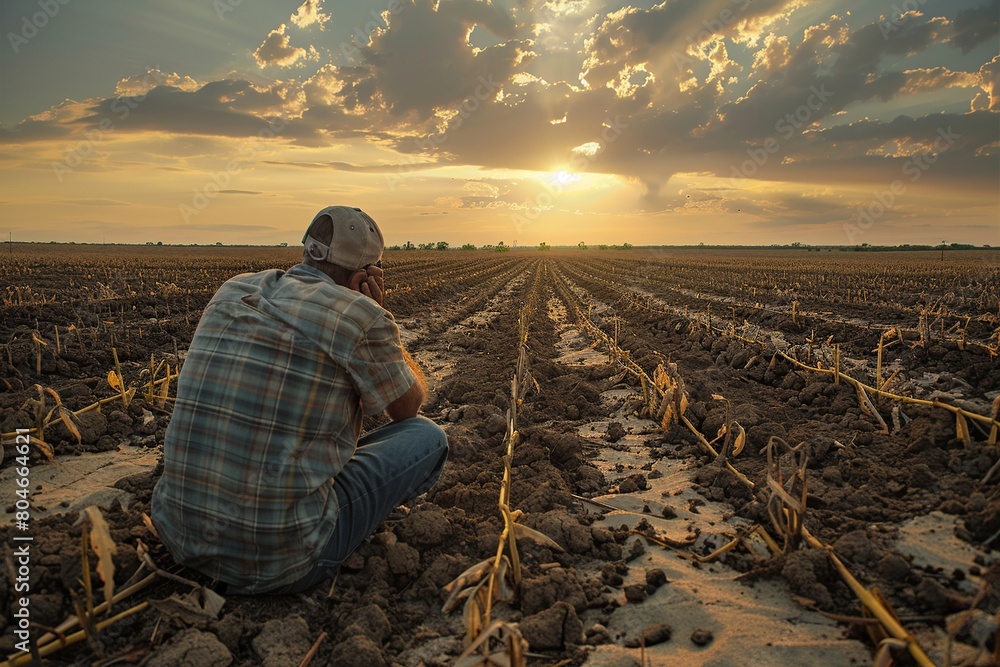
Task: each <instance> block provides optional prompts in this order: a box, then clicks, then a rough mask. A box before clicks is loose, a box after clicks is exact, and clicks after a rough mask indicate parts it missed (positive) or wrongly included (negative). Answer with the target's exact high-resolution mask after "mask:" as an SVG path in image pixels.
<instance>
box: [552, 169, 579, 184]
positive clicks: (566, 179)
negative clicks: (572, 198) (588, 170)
mask: <svg viewBox="0 0 1000 667" xmlns="http://www.w3.org/2000/svg"><path fill="white" fill-rule="evenodd" d="M548 178H549V182H550V183H552V184H553V185H561V186H563V187H565V186H567V185H572V184H573V183H576V182H577V181H579V180H580V179H581V178H582V176H581V175H580V174H574V173H573V172H571V171H565V170H560V171H554V172H552V173H550V174H549V176H548Z"/></svg>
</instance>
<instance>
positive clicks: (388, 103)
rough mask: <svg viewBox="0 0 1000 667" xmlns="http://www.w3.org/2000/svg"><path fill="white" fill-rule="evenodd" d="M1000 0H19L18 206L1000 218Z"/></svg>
mask: <svg viewBox="0 0 1000 667" xmlns="http://www.w3.org/2000/svg"><path fill="white" fill-rule="evenodd" d="M998 20H1000V0H992V1H988V0H905V1H904V0H894V1H891V2H890V1H889V0H885V1H877V2H872V1H870V0H854V1H840V0H831V1H819V2H814V1H809V2H807V1H806V0H753V1H751V0H666V2H663V3H660V4H653V3H644V2H638V3H631V4H630V3H621V2H607V1H603V0H550V1H548V2H541V1H538V0H496V1H495V2H493V3H492V4H490V3H488V2H483V1H481V0H440V1H439V2H430V1H428V0H416V1H413V0H378V1H370V0H368V1H366V0H361V1H352V2H348V1H347V0H306V2H304V3H301V2H300V1H298V0H296V1H291V2H286V1H281V0H171V1H170V2H167V1H166V0H160V1H158V2H141V3H140V2H121V1H120V0H3V1H2V4H0V26H2V32H3V36H4V37H3V43H2V44H0V219H2V221H3V223H4V224H3V225H2V227H0V231H2V232H3V236H4V240H6V237H7V235H8V232H10V233H12V234H13V238H14V240H16V241H18V240H19V241H50V240H58V241H77V242H98V243H99V242H102V241H107V242H126V243H144V242H147V241H153V242H156V241H162V242H164V243H215V242H222V243H226V244H229V243H253V244H273V243H280V242H288V243H289V244H290V245H291V244H297V243H298V242H299V240H300V238H301V235H302V230H303V229H304V227H305V226H306V225H307V224H308V222H309V220H310V219H311V217H312V215H313V214H314V213H315V212H316V211H317V210H318V209H320V208H322V207H323V206H326V205H330V204H347V205H352V206H359V207H362V208H363V209H365V210H366V211H367V212H369V213H370V214H371V215H372V216H373V217H374V218H375V219H376V220H378V221H379V223H380V224H381V226H382V228H383V230H384V232H385V235H386V241H387V243H388V244H400V243H404V242H405V241H408V240H409V241H412V242H413V243H422V242H430V241H439V240H445V241H448V242H449V243H450V244H452V245H453V246H457V245H462V244H463V243H474V244H476V245H482V244H487V243H493V244H495V243H497V242H499V241H501V240H502V241H504V242H505V243H506V244H507V245H512V244H513V243H514V242H516V243H517V244H518V245H537V244H538V243H539V242H542V241H544V242H547V243H549V244H550V245H558V244H572V245H575V244H576V243H577V242H578V241H581V240H582V241H585V242H587V243H591V244H597V243H622V242H624V241H627V242H630V243H632V244H634V245H648V244H692V243H706V244H747V245H766V244H775V243H776V244H789V243H793V242H800V243H808V244H838V245H853V244H861V243H870V244H873V245H876V244H902V243H910V244H922V243H932V244H936V243H940V242H941V241H942V240H947V241H948V242H957V243H972V244H976V245H981V244H990V245H994V246H996V245H1000V222H998V220H1000V55H998V53H1000V36H998Z"/></svg>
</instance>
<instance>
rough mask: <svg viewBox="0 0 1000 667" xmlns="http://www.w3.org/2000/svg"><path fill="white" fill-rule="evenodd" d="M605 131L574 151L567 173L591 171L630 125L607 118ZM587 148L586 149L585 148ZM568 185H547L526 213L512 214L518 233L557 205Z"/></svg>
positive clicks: (527, 205) (558, 181)
mask: <svg viewBox="0 0 1000 667" xmlns="http://www.w3.org/2000/svg"><path fill="white" fill-rule="evenodd" d="M601 125H602V126H603V128H604V129H603V130H601V134H600V136H599V137H597V138H596V139H595V140H594V141H588V142H587V143H585V144H582V145H581V146H578V147H577V148H578V149H582V150H576V149H574V151H573V158H572V159H571V160H570V163H569V166H568V169H567V171H568V172H569V173H572V174H582V173H584V172H586V171H587V170H588V169H590V165H591V164H592V163H593V162H594V160H595V159H596V158H597V156H598V155H599V154H600V153H602V152H604V149H605V148H607V147H608V146H609V145H610V144H613V143H614V142H615V141H617V140H618V138H619V137H620V136H621V135H622V133H623V132H624V131H625V130H626V129H628V123H625V122H622V120H621V118H620V117H619V116H615V118H614V120H611V119H610V118H605V119H604V122H603V123H601ZM584 147H585V148H584ZM566 185H567V184H566V183H564V182H563V180H562V179H557V180H555V181H554V182H550V183H545V184H544V188H545V190H544V191H543V192H539V193H538V194H537V195H536V196H535V198H534V200H533V201H531V202H525V203H524V204H523V205H522V206H521V209H523V210H524V213H523V214H521V213H514V214H512V216H511V217H512V219H513V221H514V228H515V229H516V230H517V232H518V233H521V232H522V231H523V230H524V228H525V227H527V226H528V225H530V224H531V223H533V222H535V220H537V219H538V216H540V215H541V214H542V211H544V210H547V209H550V208H552V207H553V206H554V205H555V202H556V200H557V199H558V198H559V197H560V196H561V195H562V193H563V192H564V191H565V189H566Z"/></svg>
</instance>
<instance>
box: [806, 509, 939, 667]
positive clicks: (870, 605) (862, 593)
mask: <svg viewBox="0 0 1000 667" xmlns="http://www.w3.org/2000/svg"><path fill="white" fill-rule="evenodd" d="M802 537H803V538H805V540H806V543H807V544H808V545H809V546H811V547H814V548H816V549H823V550H824V551H826V553H827V556H829V558H830V561H831V562H832V563H833V566H834V567H835V568H836V569H837V572H838V573H839V574H840V577H841V578H842V579H843V580H844V582H846V583H847V585H848V586H849V587H850V588H851V590H852V591H854V594H855V595H856V596H858V599H859V600H860V601H861V604H863V605H864V606H865V607H866V608H867V609H868V610H869V611H871V612H872V614H873V615H874V616H875V618H877V619H878V621H879V623H881V624H882V626H883V627H884V628H885V629H886V631H888V633H889V634H890V635H892V636H893V637H894V638H896V639H899V640H902V641H905V642H906V645H907V649H908V650H909V652H910V655H911V656H912V657H913V659H914V660H915V661H916V663H917V664H918V665H920V666H921V667H934V663H933V662H931V660H930V658H928V657H927V654H926V653H924V651H923V649H922V648H920V645H919V644H918V643H917V640H916V639H914V638H913V636H912V635H911V634H910V633H908V632H907V631H906V629H905V628H903V626H902V625H901V624H900V623H899V621H898V620H896V617H895V615H894V614H893V613H892V612H891V611H889V610H888V609H886V608H885V606H883V605H882V603H881V602H879V600H878V598H877V597H876V596H875V595H873V594H872V593H871V591H869V590H868V589H867V588H865V587H864V586H862V585H861V583H860V582H859V581H858V580H857V579H855V578H854V575H852V574H851V572H850V570H848V569H847V567H845V566H844V564H843V563H842V562H841V560H840V558H838V557H837V554H835V553H834V551H833V548H831V547H829V546H827V545H825V544H823V543H822V542H820V541H819V540H817V539H816V538H815V537H813V536H812V534H810V533H809V530H808V529H807V528H806V527H805V526H802Z"/></svg>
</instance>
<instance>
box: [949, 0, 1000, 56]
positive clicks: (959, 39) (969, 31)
mask: <svg viewBox="0 0 1000 667" xmlns="http://www.w3.org/2000/svg"><path fill="white" fill-rule="evenodd" d="M998 33H1000V0H992V2H987V3H986V4H983V5H980V6H979V7H974V8H972V9H960V10H959V11H958V13H957V14H955V23H954V31H953V33H952V35H951V43H952V44H954V45H955V46H957V47H958V48H959V49H961V50H962V53H968V52H969V51H971V50H973V49H974V48H976V47H977V46H979V45H980V44H982V43H983V42H986V41H988V40H991V39H994V38H996V36H997V34H998Z"/></svg>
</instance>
